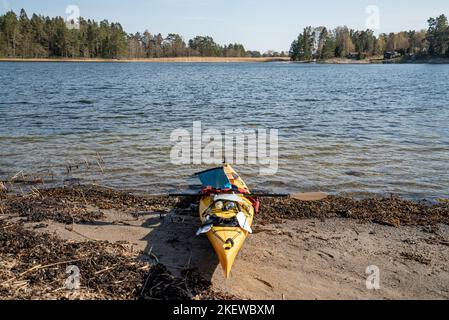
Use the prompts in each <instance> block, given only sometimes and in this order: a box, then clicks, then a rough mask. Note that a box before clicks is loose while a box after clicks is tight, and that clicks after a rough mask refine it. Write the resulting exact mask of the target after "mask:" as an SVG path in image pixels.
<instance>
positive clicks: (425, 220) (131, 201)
mask: <svg viewBox="0 0 449 320" xmlns="http://www.w3.org/2000/svg"><path fill="white" fill-rule="evenodd" d="M190 204H191V199H181V198H178V199H176V198H169V197H164V196H158V197H147V196H141V195H134V194H130V193H126V192H122V191H116V190H113V189H108V188H102V187H98V186H79V187H64V188H57V189H44V190H37V189H33V190H32V191H31V192H30V193H27V194H23V195H16V194H0V214H2V213H7V214H12V215H18V216H20V217H25V218H26V220H28V221H33V222H40V221H43V220H46V219H51V220H55V221H58V222H62V223H85V222H94V221H96V220H99V219H101V218H102V217H103V212H102V210H110V209H114V210H119V211H120V212H122V213H125V214H130V215H133V216H139V215H141V214H147V213H148V212H161V213H167V212H169V211H170V210H173V209H185V208H188V207H189V205H190ZM332 217H344V218H351V219H357V220H362V221H370V222H375V223H380V224H385V225H390V226H399V225H432V224H436V223H443V224H448V225H449V202H448V201H446V202H441V203H438V204H433V205H430V204H429V203H425V202H414V201H408V200H403V199H399V198H395V197H390V198H369V199H362V200H357V199H353V198H347V197H339V196H330V197H328V198H327V199H325V200H323V201H317V202H301V201H297V200H294V199H285V198H282V199H273V198H264V199H261V212H260V215H258V216H257V217H256V219H257V222H258V223H260V224H264V223H272V222H281V221H282V219H300V218H319V219H325V218H332Z"/></svg>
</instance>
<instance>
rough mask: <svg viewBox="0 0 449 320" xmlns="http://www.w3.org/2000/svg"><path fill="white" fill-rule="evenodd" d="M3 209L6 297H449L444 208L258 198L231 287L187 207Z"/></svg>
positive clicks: (78, 202)
mask: <svg viewBox="0 0 449 320" xmlns="http://www.w3.org/2000/svg"><path fill="white" fill-rule="evenodd" d="M0 209H1V210H0V228H2V233H1V235H0V243H1V246H0V247H1V248H2V249H0V256H1V258H2V259H1V261H2V263H1V265H0V298H1V299H11V298H31V299H44V298H45V299H58V298H62V297H63V298H69V299H80V298H81V299H105V298H106V299H186V298H188V299H235V298H244V299H277V300H282V299H320V300H321V299H324V300H325V299H447V298H449V280H448V279H449V268H448V266H449V258H448V257H449V203H448V202H447V201H444V200H441V201H440V202H439V203H436V204H430V203H416V202H411V201H405V200H401V199H397V198H376V197H373V198H369V199H364V200H355V199H351V198H345V197H339V196H331V197H329V198H328V199H326V200H323V201H319V202H307V203H305V202H304V203H303V202H298V201H296V200H288V201H287V202H285V201H280V200H273V199H271V200H263V202H262V211H261V214H260V215H259V216H258V217H257V218H256V222H255V225H254V234H253V235H251V236H250V237H249V238H248V240H247V242H246V243H245V245H244V248H243V249H242V251H241V252H240V254H239V256H238V258H237V260H236V263H235V266H234V268H233V271H232V274H231V277H230V278H229V279H227V280H225V279H224V276H223V273H222V270H221V269H220V267H219V265H218V261H217V259H216V257H215V254H214V252H213V250H212V248H211V247H210V244H209V243H208V241H207V239H206V238H205V237H195V236H194V234H195V231H196V229H197V228H198V226H199V220H198V217H197V208H196V206H195V204H194V203H191V202H190V201H187V200H186V199H176V198H175V199H171V198H166V197H150V196H145V195H135V194H129V193H126V192H122V191H118V190H113V189H108V188H101V187H97V186H80V187H66V188H59V189H49V190H45V189H42V190H38V189H32V190H31V192H30V193H26V194H13V193H3V194H2V195H1V196H0ZM49 247H50V248H51V249H48V248H49ZM100 256H101V257H102V258H100ZM71 261H72V262H71ZM72 264H73V265H77V266H79V269H80V273H81V289H80V290H76V291H70V290H67V289H65V288H64V281H65V279H66V278H67V276H68V275H67V274H66V273H65V271H66V267H67V266H68V265H72ZM373 265H374V266H377V267H378V268H379V270H380V289H379V290H368V289H367V288H366V283H365V282H366V279H367V277H368V275H367V274H366V273H365V272H366V268H367V267H368V266H373ZM124 281H126V285H123V282H124Z"/></svg>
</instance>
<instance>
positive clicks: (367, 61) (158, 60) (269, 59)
mask: <svg viewBox="0 0 449 320" xmlns="http://www.w3.org/2000/svg"><path fill="white" fill-rule="evenodd" d="M1 62H49V63H58V62H77V63H80V62H81V63H257V62H258V63H269V62H284V63H298V64H311V63H316V64H335V65H340V64H341V65H350V64H355V65H369V64H449V58H427V59H415V60H407V59H394V60H385V59H383V58H375V57H373V58H371V59H363V60H358V59H349V58H330V59H325V60H310V61H292V60H291V59H290V58H288V57H260V58H251V57H172V58H145V59H105V58H0V63H1Z"/></svg>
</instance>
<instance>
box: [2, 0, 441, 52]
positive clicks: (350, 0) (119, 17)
mask: <svg viewBox="0 0 449 320" xmlns="http://www.w3.org/2000/svg"><path fill="white" fill-rule="evenodd" d="M69 5H77V6H78V7H79V9H80V14H81V16H83V17H85V18H91V19H96V20H102V19H108V20H110V21H118V22H121V23H122V25H123V27H124V28H125V30H126V31H128V32H133V33H134V32H136V31H144V30H145V29H148V30H149V31H150V32H153V33H156V32H161V33H162V34H164V35H165V34H167V33H171V32H173V33H179V34H181V35H182V36H183V37H184V38H185V39H186V40H188V39H190V38H191V37H193V36H194V35H210V36H212V37H213V38H214V39H215V40H216V41H217V42H219V43H222V44H223V43H229V42H240V43H243V44H244V45H245V47H246V48H247V49H251V50H260V51H266V50H269V49H273V50H278V51H281V50H288V49H289V47H290V44H291V42H292V40H293V39H294V38H295V37H296V36H297V34H298V33H299V32H300V31H301V30H302V28H304V27H305V26H308V25H312V26H320V25H324V26H328V27H336V26H338V25H343V24H345V25H348V26H349V27H353V28H365V26H366V22H365V21H366V19H367V17H368V14H367V13H366V8H367V6H369V5H375V6H378V8H379V18H380V20H379V22H380V28H379V29H378V30H376V32H391V31H401V30H408V29H423V28H425V27H426V20H427V19H428V18H429V17H430V16H437V15H439V14H441V13H444V14H446V15H449V1H448V0H428V1H415V0H321V1H303V0H128V1H119V0H95V1H94V0H39V1H36V0H0V13H4V12H6V11H7V10H11V9H12V10H14V11H16V12H18V11H19V10H20V9H21V8H25V10H26V11H27V12H28V13H29V14H31V13H41V14H44V15H49V16H56V15H59V16H66V13H65V11H66V7H67V6H69Z"/></svg>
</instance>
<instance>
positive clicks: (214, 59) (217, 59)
mask: <svg viewBox="0 0 449 320" xmlns="http://www.w3.org/2000/svg"><path fill="white" fill-rule="evenodd" d="M288 61H290V58H288V57H262V58H251V57H177V58H148V59H100V58H83V59H82V58H0V62H109V63H110V62H112V63H114V62H121V63H129V62H206V63H219V62H288Z"/></svg>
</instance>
